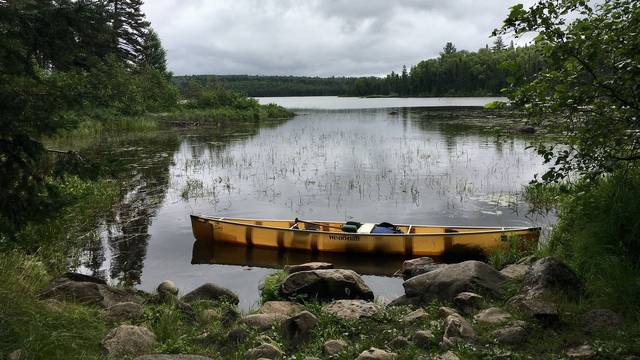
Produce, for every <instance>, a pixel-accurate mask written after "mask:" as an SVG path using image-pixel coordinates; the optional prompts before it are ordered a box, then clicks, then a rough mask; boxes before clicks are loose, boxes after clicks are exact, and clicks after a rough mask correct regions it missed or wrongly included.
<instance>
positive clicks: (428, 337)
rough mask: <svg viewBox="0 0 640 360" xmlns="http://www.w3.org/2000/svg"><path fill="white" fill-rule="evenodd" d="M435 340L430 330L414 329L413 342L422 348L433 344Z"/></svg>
mask: <svg viewBox="0 0 640 360" xmlns="http://www.w3.org/2000/svg"><path fill="white" fill-rule="evenodd" d="M435 340H436V336H435V335H434V334H433V333H432V332H431V331H430V330H420V331H416V333H415V335H413V342H415V343H416V345H417V346H418V347H420V348H423V349H428V348H429V347H431V344H433V343H434V342H435Z"/></svg>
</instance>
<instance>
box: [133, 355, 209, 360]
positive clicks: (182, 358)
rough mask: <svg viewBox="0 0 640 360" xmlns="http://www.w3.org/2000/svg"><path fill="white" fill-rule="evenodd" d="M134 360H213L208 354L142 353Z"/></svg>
mask: <svg viewBox="0 0 640 360" xmlns="http://www.w3.org/2000/svg"><path fill="white" fill-rule="evenodd" d="M133 360H213V359H211V358H209V357H206V356H200V355H186V354H175V355H168V354H152V355H142V356H138V357H136V358H135V359H133Z"/></svg>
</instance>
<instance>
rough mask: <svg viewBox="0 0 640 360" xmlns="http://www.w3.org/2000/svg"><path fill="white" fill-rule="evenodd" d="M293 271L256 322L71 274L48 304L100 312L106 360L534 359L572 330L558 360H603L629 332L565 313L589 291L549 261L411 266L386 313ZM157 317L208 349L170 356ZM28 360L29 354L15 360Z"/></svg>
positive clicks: (591, 314)
mask: <svg viewBox="0 0 640 360" xmlns="http://www.w3.org/2000/svg"><path fill="white" fill-rule="evenodd" d="M284 271H285V272H286V274H282V280H281V281H280V282H279V283H278V284H277V289H275V293H276V294H277V296H278V297H279V299H277V300H273V301H264V302H263V303H262V305H261V306H260V308H259V309H256V310H255V311H251V312H250V313H248V314H241V313H240V312H239V311H238V310H237V306H236V305H237V304H238V301H239V299H238V297H237V295H235V294H234V293H233V292H231V291H229V290H228V289H225V288H222V287H220V286H217V285H215V284H211V283H206V284H203V285H202V286H200V287H198V288H196V289H194V290H193V291H191V292H189V293H187V294H184V295H182V296H180V291H179V289H178V288H177V287H176V286H175V284H173V282H171V281H164V282H162V283H161V284H159V285H158V287H157V292H156V293H154V294H149V293H144V292H141V291H137V290H131V289H120V288H116V287H113V286H110V285H108V284H107V283H105V282H104V281H103V280H101V279H98V278H94V277H91V276H87V275H81V274H76V273H67V274H65V275H64V276H63V277H61V278H59V279H57V280H55V281H54V282H53V283H52V284H50V286H49V287H47V288H46V289H44V290H43V291H42V292H41V293H40V297H41V301H43V302H45V304H46V306H47V307H49V308H50V309H51V311H56V309H60V308H61V307H64V306H65V303H66V302H73V303H81V304H84V305H86V306H92V307H96V308H98V309H100V317H101V319H102V321H105V322H106V323H108V324H111V325H112V330H111V331H110V332H109V333H108V334H107V335H106V336H105V337H104V339H103V340H102V347H103V348H104V353H105V356H106V357H108V358H118V359H120V358H131V359H136V360H169V359H175V360H204V359H212V358H244V359H252V360H257V359H284V358H295V359H306V360H313V359H319V358H323V359H326V358H332V359H333V358H339V359H358V360H365V359H382V360H384V359H410V358H416V359H447V360H452V359H464V358H469V357H478V358H501V359H511V358H514V359H519V358H536V357H535V356H533V355H532V354H531V351H530V349H527V348H528V347H531V346H530V344H531V343H534V342H535V341H537V339H536V338H537V337H540V336H542V335H541V334H543V335H544V336H549V334H552V336H553V334H557V335H558V336H560V334H561V333H562V332H563V331H568V330H566V329H567V328H571V331H574V330H575V329H578V330H579V332H580V334H579V335H576V334H574V333H572V334H573V335H572V337H571V338H570V339H569V340H568V341H567V342H566V344H563V346H562V349H560V351H559V352H558V353H557V354H556V355H557V357H556V358H576V359H596V358H600V357H601V355H602V354H601V352H602V350H601V349H598V348H597V347H596V346H594V344H597V338H598V335H599V334H603V333H612V332H616V331H620V330H621V328H622V327H623V324H624V321H623V318H622V316H620V315H619V314H616V313H615V312H613V311H611V310H607V309H591V310H588V311H584V312H583V313H581V314H576V313H566V312H563V310H562V308H563V306H564V304H567V303H569V304H570V303H576V302H578V301H579V300H580V298H581V297H583V296H584V291H585V290H584V286H583V285H582V283H581V281H580V279H579V278H578V277H577V276H576V274H575V273H574V272H573V271H572V270H571V269H570V268H569V267H568V266H566V265H565V264H563V263H562V262H561V261H559V260H557V259H555V258H551V257H546V258H542V259H538V260H535V259H534V258H532V257H528V258H524V259H522V260H520V261H518V262H517V263H515V264H512V265H509V266H507V267H506V268H504V269H501V270H500V271H497V270H496V269H493V268H492V267H491V266H489V265H488V264H486V263H483V262H480V261H464V262H460V263H456V264H437V263H435V262H434V261H433V260H432V259H430V258H418V259H413V260H408V261H405V263H404V264H403V267H402V269H401V273H402V275H403V277H404V278H405V282H404V284H403V286H404V289H405V294H404V295H403V296H401V297H399V298H398V299H395V300H393V301H392V302H390V303H388V304H384V303H380V302H377V301H376V300H375V294H374V293H373V292H372V291H371V289H369V287H368V286H367V285H366V284H365V282H364V281H363V280H362V278H361V277H360V275H359V274H357V273H356V272H354V271H352V270H345V269H334V268H333V265H332V264H328V263H308V264H301V265H295V266H290V267H288V268H286V269H285V270H284ZM158 307H160V308H167V309H171V310H172V311H175V313H176V314H178V315H177V318H176V319H177V320H175V321H176V322H177V321H180V322H181V323H185V324H188V326H190V327H192V328H193V329H196V330H195V333H197V335H195V336H192V337H191V338H188V339H185V340H184V341H185V342H187V343H198V344H200V345H199V346H197V347H195V349H196V351H194V353H197V355H196V354H192V355H187V354H175V352H176V349H172V350H171V351H170V352H173V353H174V354H161V353H162V352H165V351H163V350H166V349H163V347H162V346H161V342H162V341H161V339H159V336H158V334H156V333H154V331H153V326H149V324H150V323H152V321H151V320H150V319H152V315H150V314H153V311H154V309H157V308H158ZM567 323H572V324H577V325H575V326H569V327H568V326H567ZM166 326H168V327H169V328H171V326H172V324H171V321H168V322H167V324H166ZM376 339H377V341H381V342H380V343H376V342H375V341H376ZM186 348H187V349H189V347H186ZM202 349H207V350H206V351H204V352H203V351H202ZM180 352H182V351H180ZM471 354H477V355H478V356H471ZM618 355H619V356H620V358H624V359H628V360H631V359H640V358H639V357H638V356H637V354H633V353H620V354H618ZM23 358H27V354H25V353H24V351H22V350H16V351H14V352H13V353H12V354H11V355H10V356H9V359H12V360H17V359H23Z"/></svg>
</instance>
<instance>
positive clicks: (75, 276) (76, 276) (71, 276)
mask: <svg viewBox="0 0 640 360" xmlns="http://www.w3.org/2000/svg"><path fill="white" fill-rule="evenodd" d="M62 279H67V280H69V281H78V282H91V283H95V284H102V285H107V282H106V281H104V279H100V278H98V277H95V276H91V275H85V274H80V273H75V272H66V273H65V274H64V275H62Z"/></svg>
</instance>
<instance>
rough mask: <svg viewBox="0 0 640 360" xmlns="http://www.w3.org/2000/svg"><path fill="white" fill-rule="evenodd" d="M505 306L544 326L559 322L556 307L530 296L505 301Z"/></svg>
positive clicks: (524, 295) (525, 295)
mask: <svg viewBox="0 0 640 360" xmlns="http://www.w3.org/2000/svg"><path fill="white" fill-rule="evenodd" d="M507 306H508V307H510V308H513V309H515V310H517V311H520V312H522V313H523V314H525V315H527V316H529V317H532V318H534V319H536V320H538V321H540V322H542V323H544V324H546V325H554V324H557V323H558V321H560V314H559V312H558V305H557V304H555V303H553V302H551V301H546V300H541V299H539V298H537V297H530V294H520V295H516V296H514V297H512V298H511V299H509V301H507Z"/></svg>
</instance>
